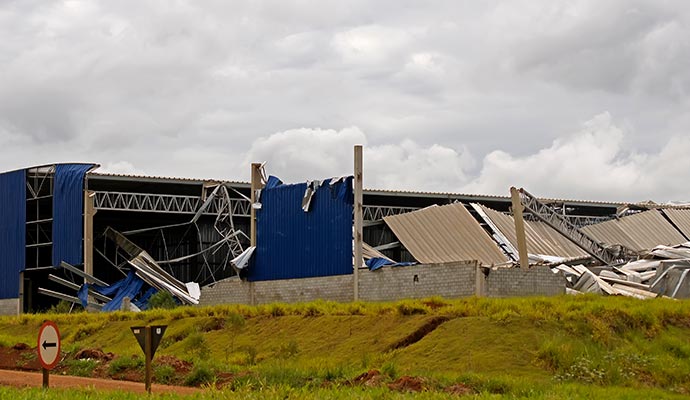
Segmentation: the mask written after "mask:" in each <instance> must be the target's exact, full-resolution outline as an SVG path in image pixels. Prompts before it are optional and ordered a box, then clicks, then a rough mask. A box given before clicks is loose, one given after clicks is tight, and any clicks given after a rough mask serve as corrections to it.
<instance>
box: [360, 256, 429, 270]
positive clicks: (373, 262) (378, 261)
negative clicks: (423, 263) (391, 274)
mask: <svg viewBox="0 0 690 400" xmlns="http://www.w3.org/2000/svg"><path fill="white" fill-rule="evenodd" d="M365 264H366V265H367V267H369V270H370V271H376V270H377V269H379V268H383V267H385V266H391V267H409V266H410V265H415V264H417V263H414V262H395V261H391V260H389V259H387V258H383V257H372V258H370V259H368V260H367V261H366V263H365Z"/></svg>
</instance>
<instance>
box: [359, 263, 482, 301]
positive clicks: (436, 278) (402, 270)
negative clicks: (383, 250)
mask: <svg viewBox="0 0 690 400" xmlns="http://www.w3.org/2000/svg"><path fill="white" fill-rule="evenodd" d="M476 271H477V263H476V262H474V261H472V262H458V263H446V264H432V265H413V266H410V267H399V268H398V267H395V268H381V269H379V270H377V271H374V272H369V271H366V270H365V271H362V272H361V273H360V277H359V298H360V300H363V301H393V300H400V299H416V298H424V297H431V296H442V297H446V298H456V297H467V296H472V295H474V294H475V287H476V285H475V282H476Z"/></svg>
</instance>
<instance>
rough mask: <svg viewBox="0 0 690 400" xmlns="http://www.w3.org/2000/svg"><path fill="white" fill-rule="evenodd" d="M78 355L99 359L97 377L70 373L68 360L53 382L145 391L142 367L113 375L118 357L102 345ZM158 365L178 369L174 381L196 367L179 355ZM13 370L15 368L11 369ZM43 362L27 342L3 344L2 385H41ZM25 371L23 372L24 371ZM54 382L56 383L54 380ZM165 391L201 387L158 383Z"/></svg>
mask: <svg viewBox="0 0 690 400" xmlns="http://www.w3.org/2000/svg"><path fill="white" fill-rule="evenodd" d="M74 358H76V359H85V358H89V359H95V360H98V361H99V365H98V366H97V367H96V368H95V369H94V370H93V373H92V377H93V378H81V377H76V376H70V375H66V374H67V373H68V372H69V368H68V367H67V366H66V365H65V364H64V363H62V364H59V365H58V366H57V367H56V368H55V369H54V370H53V371H52V373H51V376H50V379H51V382H55V386H56V387H85V386H95V387H96V388H98V389H101V388H102V389H105V390H127V391H134V392H143V391H144V384H143V381H144V374H143V371H140V370H125V371H122V372H121V373H118V374H116V375H115V376H112V377H111V376H109V374H108V364H109V362H110V361H112V360H113V359H114V358H116V357H115V356H114V355H113V354H112V353H103V352H102V351H100V350H98V349H83V350H81V351H79V352H77V353H76V354H75V356H74ZM153 364H154V366H156V365H169V366H171V367H172V368H173V369H174V371H175V372H174V376H173V377H172V378H171V379H170V383H171V384H180V383H182V382H183V381H184V378H185V376H186V375H187V374H188V373H189V372H190V370H191V369H192V364H191V363H189V362H187V361H184V360H180V359H177V358H176V357H173V356H165V355H164V356H159V357H156V358H155V359H154V361H153ZM10 370H12V371H10ZM40 370H41V364H40V362H39V361H38V357H37V354H36V349H34V348H31V347H30V346H29V345H27V344H24V343H17V344H16V345H14V346H12V347H4V346H0V385H11V386H18V387H23V386H41V385H42V382H43V381H42V375H41V373H40ZM20 371H21V372H20ZM51 386H53V384H52V383H51ZM153 387H154V391H155V388H159V389H160V390H161V392H176V393H183V394H185V393H196V392H197V391H198V390H199V389H197V388H190V387H181V386H167V385H157V384H154V385H153Z"/></svg>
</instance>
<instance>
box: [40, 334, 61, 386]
mask: <svg viewBox="0 0 690 400" xmlns="http://www.w3.org/2000/svg"><path fill="white" fill-rule="evenodd" d="M36 347H37V349H38V360H39V361H40V362H41V367H42V368H41V370H42V372H43V387H44V388H48V387H49V386H50V382H49V379H50V375H49V374H48V371H50V370H51V369H53V368H55V366H56V365H57V364H58V362H59V361H60V331H59V330H58V327H57V325H56V324H55V322H53V321H46V322H44V323H43V325H41V328H40V329H39V330H38V343H37V346H36Z"/></svg>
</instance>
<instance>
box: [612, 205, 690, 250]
mask: <svg viewBox="0 0 690 400" xmlns="http://www.w3.org/2000/svg"><path fill="white" fill-rule="evenodd" d="M617 222H618V223H619V224H620V226H621V228H622V229H623V231H625V233H627V234H628V236H630V237H631V238H632V240H633V241H635V243H637V245H638V246H639V247H641V248H642V249H645V250H649V249H653V248H654V247H655V246H657V245H660V244H663V245H666V246H673V245H676V244H680V243H684V242H685V241H686V240H685V238H684V237H683V235H681V234H680V232H678V230H677V229H676V228H674V227H673V225H671V224H670V223H669V222H668V220H666V218H664V216H663V215H661V212H660V211H659V210H649V211H645V212H641V213H639V214H634V215H630V216H628V217H623V218H621V219H619V220H618V221H617Z"/></svg>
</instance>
